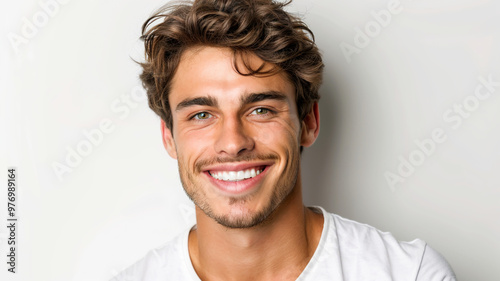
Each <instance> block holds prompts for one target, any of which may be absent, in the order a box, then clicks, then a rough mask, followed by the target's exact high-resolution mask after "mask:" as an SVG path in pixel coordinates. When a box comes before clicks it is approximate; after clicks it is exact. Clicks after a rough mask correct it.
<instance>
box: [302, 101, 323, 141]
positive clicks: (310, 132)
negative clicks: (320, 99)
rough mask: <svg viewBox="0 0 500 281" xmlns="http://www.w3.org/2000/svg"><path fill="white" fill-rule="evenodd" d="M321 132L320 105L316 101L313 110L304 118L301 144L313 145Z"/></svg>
mask: <svg viewBox="0 0 500 281" xmlns="http://www.w3.org/2000/svg"><path fill="white" fill-rule="evenodd" d="M318 134H319V106H318V103H317V102H315V103H314V104H313V106H312V108H311V111H310V112H309V113H308V114H307V115H306V117H304V120H302V129H301V136H300V145H301V146H305V147H308V146H311V145H312V144H313V143H314V142H315V141H316V138H318Z"/></svg>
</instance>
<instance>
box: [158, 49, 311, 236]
mask: <svg viewBox="0 0 500 281" xmlns="http://www.w3.org/2000/svg"><path fill="white" fill-rule="evenodd" d="M246 59H248V60H249V62H250V63H251V64H252V65H253V66H254V67H255V66H257V67H258V66H260V65H261V63H262V60H260V59H259V58H258V57H256V56H255V55H248V56H247V57H246ZM270 67H271V65H266V68H270ZM240 69H241V70H244V69H245V68H244V67H243V65H241V66H240ZM169 102H170V106H171V111H172V118H173V128H172V131H170V130H168V129H167V128H165V124H163V129H162V131H163V139H164V143H165V147H166V148H167V151H168V152H169V154H170V155H171V156H172V157H174V158H176V159H177V160H178V163H179V173H180V177H181V181H182V184H183V187H184V189H185V190H186V193H187V194H188V196H189V197H190V198H191V199H192V200H193V201H194V203H195V204H196V206H198V207H199V208H200V209H201V210H202V211H203V212H204V213H205V214H206V215H207V216H208V217H210V218H212V219H214V220H216V221H217V222H218V223H220V224H222V225H224V226H227V227H230V228H245V227H252V226H255V225H257V224H259V223H261V222H262V221H264V220H265V219H266V218H267V217H268V216H269V215H270V214H271V212H272V211H273V210H274V209H276V207H277V206H279V204H280V203H281V202H283V200H284V199H285V198H286V197H287V195H288V194H290V192H291V191H292V190H293V189H294V188H295V187H296V182H297V176H298V173H299V160H300V153H299V147H300V145H301V139H303V136H301V123H300V121H299V118H298V114H297V106H296V104H295V89H294V87H293V85H292V83H290V81H289V80H288V79H287V78H286V77H285V76H284V74H282V73H279V74H275V75H273V76H269V77H255V76H243V75H240V74H238V73H237V72H236V71H235V70H234V68H233V53H232V51H231V50H229V49H224V48H214V47H198V48H192V49H189V50H187V51H185V52H184V54H183V55H182V59H181V62H180V64H179V66H178V69H177V71H176V73H175V76H174V79H173V81H172V85H171V91H170V94H169Z"/></svg>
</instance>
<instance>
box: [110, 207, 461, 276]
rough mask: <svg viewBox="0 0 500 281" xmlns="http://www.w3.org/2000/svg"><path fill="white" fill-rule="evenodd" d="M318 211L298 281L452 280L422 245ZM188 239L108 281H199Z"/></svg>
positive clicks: (436, 255) (436, 256) (439, 258)
mask: <svg viewBox="0 0 500 281" xmlns="http://www.w3.org/2000/svg"><path fill="white" fill-rule="evenodd" d="M317 210H318V212H322V213H323V217H324V225H323V231H322V233H321V239H320V241H319V244H318V247H317V249H316V251H315V252H314V255H313V257H312V258H311V260H310V261H309V263H308V264H307V266H306V268H305V269H304V271H303V272H302V273H301V274H300V276H299V277H298V278H297V281H322V280H335V281H389V280H394V281H410V280H411V281H456V277H455V274H454V273H453V270H452V269H451V267H450V266H449V264H448V263H447V262H446V260H445V259H444V258H443V257H442V256H441V255H440V254H439V253H438V252H436V251H435V250H433V249H432V248H431V247H429V246H427V244H426V243H425V242H424V241H422V240H419V239H416V240H413V241H411V242H398V241H397V240H396V239H395V238H394V237H393V236H392V235H391V234H390V233H388V232H382V231H380V230H378V229H376V228H374V227H372V226H369V225H366V224H361V223H358V222H355V221H351V220H348V219H344V218H342V217H340V216H338V215H335V214H330V213H328V212H326V211H325V210H324V209H323V208H321V207H317ZM188 235H189V230H186V231H185V232H184V233H182V234H181V235H180V236H178V237H177V238H175V239H174V240H172V241H171V242H169V243H168V244H166V245H165V246H162V247H161V248H158V249H154V250H152V251H150V252H149V253H148V254H147V255H146V256H145V257H144V258H143V259H142V260H140V261H138V262H137V263H135V264H134V265H132V266H130V267H129V268H127V269H126V270H124V271H123V272H121V273H120V274H119V275H117V276H116V277H114V278H113V279H112V280H111V281H166V280H175V281H182V280H193V281H199V280H200V278H199V277H198V276H197V275H196V272H195V270H194V268H193V265H192V264H191V260H190V258H189V252H188Z"/></svg>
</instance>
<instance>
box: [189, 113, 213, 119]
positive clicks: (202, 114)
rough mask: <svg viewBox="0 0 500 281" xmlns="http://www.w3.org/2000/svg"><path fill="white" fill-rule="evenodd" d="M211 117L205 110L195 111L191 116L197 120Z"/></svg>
mask: <svg viewBox="0 0 500 281" xmlns="http://www.w3.org/2000/svg"><path fill="white" fill-rule="evenodd" d="M210 117H212V114H210V113H207V112H200V113H196V114H195V115H194V116H193V119H198V120H205V119H208V118H210Z"/></svg>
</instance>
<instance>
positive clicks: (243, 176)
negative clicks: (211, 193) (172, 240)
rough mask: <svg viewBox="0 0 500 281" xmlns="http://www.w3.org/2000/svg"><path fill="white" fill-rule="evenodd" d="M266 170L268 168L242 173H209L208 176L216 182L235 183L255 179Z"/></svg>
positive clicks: (242, 171)
mask: <svg viewBox="0 0 500 281" xmlns="http://www.w3.org/2000/svg"><path fill="white" fill-rule="evenodd" d="M265 168H266V166H262V167H255V168H251V169H245V170H240V171H208V174H209V175H210V176H211V177H212V178H214V179H216V180H220V181H229V182H235V181H242V180H247V179H251V178H254V177H256V176H257V175H259V174H260V173H262V171H264V169H265Z"/></svg>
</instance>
